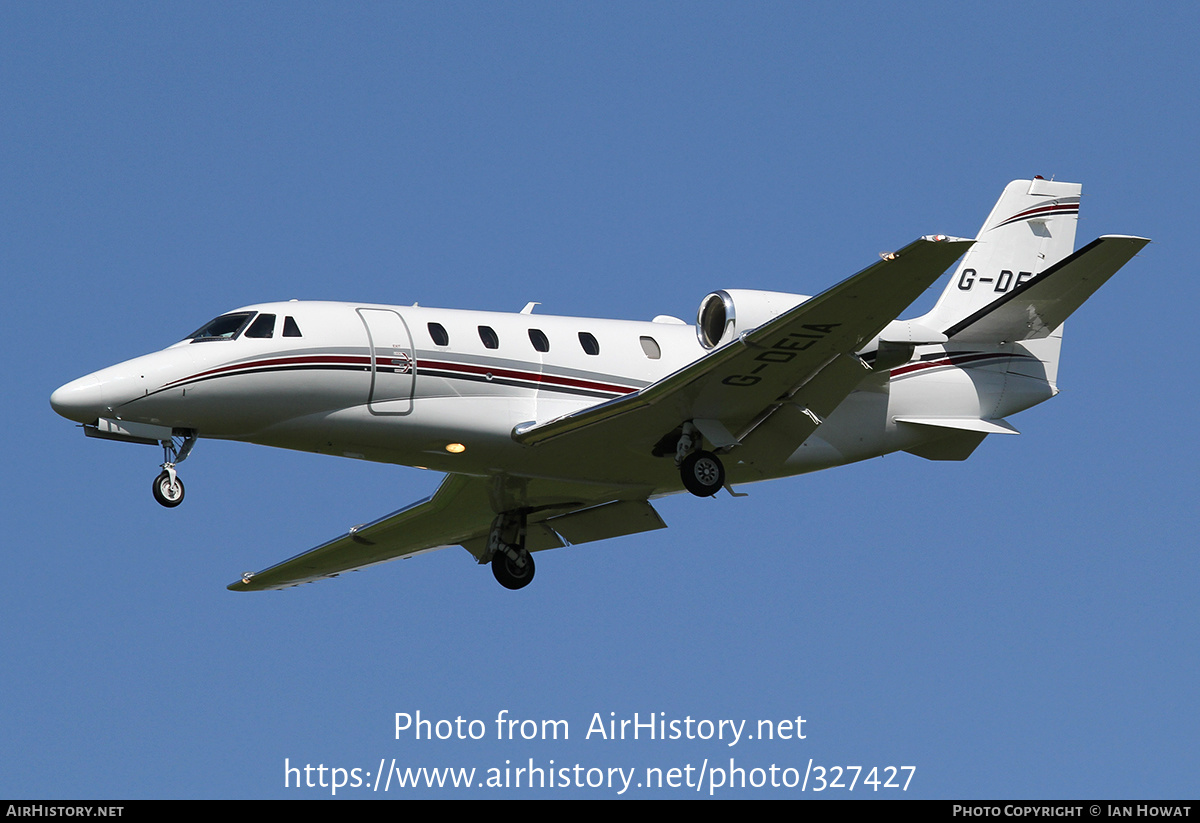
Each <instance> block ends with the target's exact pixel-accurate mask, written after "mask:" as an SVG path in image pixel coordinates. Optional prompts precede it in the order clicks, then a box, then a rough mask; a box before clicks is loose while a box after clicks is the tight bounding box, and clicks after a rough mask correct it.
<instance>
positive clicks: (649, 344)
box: [638, 337, 662, 360]
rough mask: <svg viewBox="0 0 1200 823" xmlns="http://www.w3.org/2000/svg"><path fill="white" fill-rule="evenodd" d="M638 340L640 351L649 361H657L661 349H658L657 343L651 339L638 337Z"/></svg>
mask: <svg viewBox="0 0 1200 823" xmlns="http://www.w3.org/2000/svg"><path fill="white" fill-rule="evenodd" d="M638 340H639V341H641V344H642V351H644V352H645V353H646V356H647V357H649V358H650V359H651V360H658V359H659V358H660V357H662V349H660V348H659V347H658V341H657V340H655V339H654V338H653V337H639V338H638Z"/></svg>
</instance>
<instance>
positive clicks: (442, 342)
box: [428, 323, 450, 346]
mask: <svg viewBox="0 0 1200 823" xmlns="http://www.w3.org/2000/svg"><path fill="white" fill-rule="evenodd" d="M428 329H429V336H430V338H432V339H433V342H434V345H437V346H449V345H450V335H449V334H447V333H446V327H445V326H443V325H442V324H441V323H430V324H429V326H428Z"/></svg>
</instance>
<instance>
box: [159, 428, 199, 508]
mask: <svg viewBox="0 0 1200 823" xmlns="http://www.w3.org/2000/svg"><path fill="white" fill-rule="evenodd" d="M176 441H178V442H176ZM159 442H160V443H161V444H162V449H163V464H162V470H163V471H162V474H160V475H159V476H158V477H156V478H154V485H153V487H152V489H153V491H154V499H155V500H157V501H158V502H159V504H160V505H162V506H166V507H167V508H168V509H173V508H175V507H176V506H178V505H179V504H180V503H182V502H183V481H182V480H180V479H179V475H177V474H176V473H175V466H176V465H177V464H179V463H182V462H183V461H184V460H187V456H188V455H189V454H191V452H192V447H193V446H195V445H196V434H195V432H188V433H187V434H186V435H184V436H183V437H178V436H172V437H171V439H170V440H161V441H159Z"/></svg>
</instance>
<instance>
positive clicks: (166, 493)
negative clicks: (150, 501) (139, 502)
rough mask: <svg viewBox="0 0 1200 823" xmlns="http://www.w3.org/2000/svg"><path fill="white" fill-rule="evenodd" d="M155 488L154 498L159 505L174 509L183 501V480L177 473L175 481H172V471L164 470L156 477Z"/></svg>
mask: <svg viewBox="0 0 1200 823" xmlns="http://www.w3.org/2000/svg"><path fill="white" fill-rule="evenodd" d="M153 488H154V499H155V500H157V501H158V502H159V505H162V506H166V507H167V508H168V509H173V508H175V507H176V506H178V505H179V504H180V503H182V502H183V481H182V480H180V479H179V475H175V482H173V483H172V482H171V475H170V473H169V472H167V471H166V470H164V471H163V473H162V474H160V475H159V476H158V477H156V478H154V487H153Z"/></svg>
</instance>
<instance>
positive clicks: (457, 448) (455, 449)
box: [446, 443, 467, 454]
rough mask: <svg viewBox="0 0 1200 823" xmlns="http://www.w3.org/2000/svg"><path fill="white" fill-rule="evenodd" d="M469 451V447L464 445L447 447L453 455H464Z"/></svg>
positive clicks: (449, 445) (458, 444) (453, 444)
mask: <svg viewBox="0 0 1200 823" xmlns="http://www.w3.org/2000/svg"><path fill="white" fill-rule="evenodd" d="M466 450H467V447H466V446H464V445H463V444H462V443H449V444H447V445H446V451H448V452H450V453H451V454H462V453H463V452H465V451H466Z"/></svg>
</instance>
